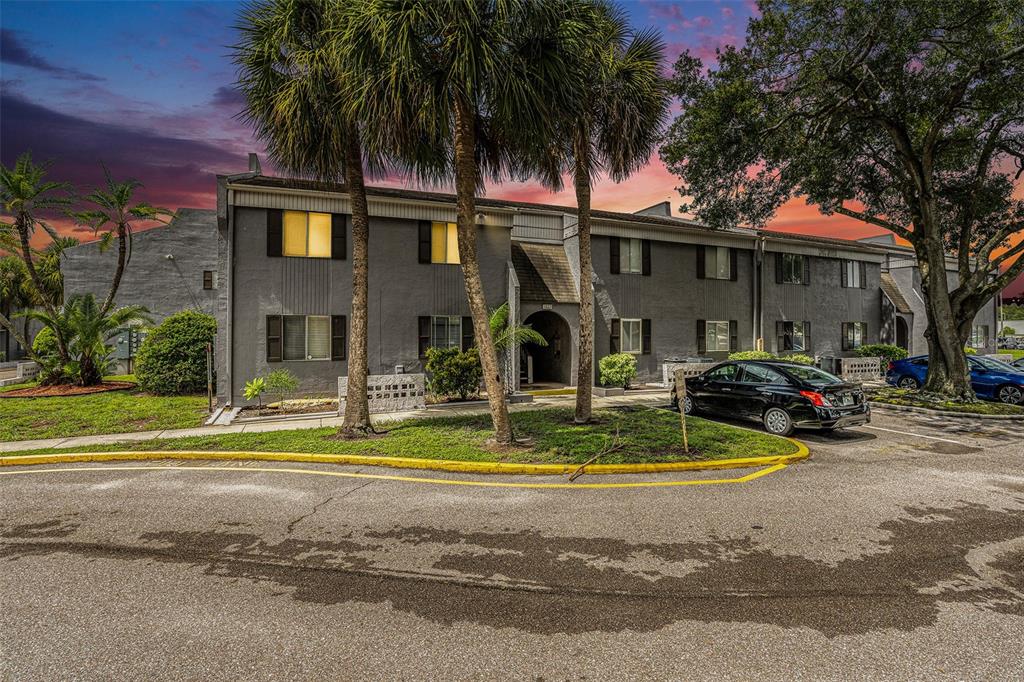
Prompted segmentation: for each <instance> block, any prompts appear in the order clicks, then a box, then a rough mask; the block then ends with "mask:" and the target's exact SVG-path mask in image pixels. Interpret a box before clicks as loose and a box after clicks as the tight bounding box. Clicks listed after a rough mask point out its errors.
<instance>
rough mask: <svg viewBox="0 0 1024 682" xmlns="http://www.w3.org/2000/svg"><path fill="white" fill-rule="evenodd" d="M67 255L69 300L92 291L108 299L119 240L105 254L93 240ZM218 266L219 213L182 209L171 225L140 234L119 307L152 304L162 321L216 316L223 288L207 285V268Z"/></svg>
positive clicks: (153, 313)
mask: <svg viewBox="0 0 1024 682" xmlns="http://www.w3.org/2000/svg"><path fill="white" fill-rule="evenodd" d="M66 253H67V258H66V260H65V261H64V264H63V265H62V268H63V271H64V292H65V293H64V295H65V298H69V297H71V296H74V295H76V294H90V293H91V294H93V295H94V296H96V298H97V299H98V300H99V301H100V302H102V300H103V298H104V297H105V296H106V295H107V292H108V291H109V290H110V282H111V280H112V279H113V276H114V270H115V269H116V267H117V245H116V243H115V244H112V245H111V247H110V248H109V249H107V250H106V251H103V252H101V251H100V248H99V243H98V242H90V243H88V244H82V245H80V246H76V247H74V248H71V249H68V251H67V252H66ZM168 255H170V256H173V259H168V258H167V256H168ZM216 269H217V223H216V217H215V213H214V211H208V210H202V209H193V208H183V209H179V210H178V211H177V217H176V218H175V220H173V221H172V222H171V224H169V225H165V226H162V227H157V228H153V229H151V230H145V231H142V232H137V233H136V234H135V235H134V237H133V239H132V251H131V260H130V261H129V262H128V265H127V266H126V267H125V271H124V275H123V277H122V278H121V285H120V286H119V287H118V291H117V297H116V299H115V306H125V305H143V306H146V308H148V309H149V311H150V315H151V316H152V317H153V318H154V320H155V321H157V322H159V321H161V320H162V319H163V318H165V317H167V316H168V315H170V314H172V313H176V312H178V311H180V310H186V309H198V310H202V311H203V312H205V313H208V314H210V315H215V314H216V305H217V290H216V289H213V290H204V289H203V271H204V270H216ZM218 285H219V283H218Z"/></svg>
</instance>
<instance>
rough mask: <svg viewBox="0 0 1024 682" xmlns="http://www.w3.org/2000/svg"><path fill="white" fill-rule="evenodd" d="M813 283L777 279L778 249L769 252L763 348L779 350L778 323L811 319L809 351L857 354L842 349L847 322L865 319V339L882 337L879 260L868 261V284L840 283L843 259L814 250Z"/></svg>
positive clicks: (765, 283)
mask: <svg viewBox="0 0 1024 682" xmlns="http://www.w3.org/2000/svg"><path fill="white" fill-rule="evenodd" d="M810 259H811V278H810V284H807V285H804V284H778V283H776V281H775V266H776V263H775V254H774V253H772V252H769V253H767V254H765V259H764V267H763V280H762V281H763V283H764V298H763V301H764V312H763V319H764V327H763V330H762V333H763V334H764V348H765V350H767V351H771V352H773V353H775V352H779V349H778V348H777V346H778V341H777V336H776V333H775V331H776V327H775V323H776V322H777V321H779V320H782V321H796V322H803V321H807V322H810V323H811V348H810V351H809V352H808V355H830V356H844V355H853V354H854V353H853V352H852V351H843V350H842V348H843V344H842V330H843V323H844V322H865V323H867V339H866V340H865V343H878V335H879V332H880V326H881V321H882V292H881V288H880V284H879V276H880V274H881V266H880V265H879V264H877V263H867V264H866V266H865V273H866V275H867V285H866V287H865V288H864V289H859V288H851V287H843V286H842V269H841V268H842V264H843V262H844V261H843V260H841V259H838V258H821V257H818V256H810Z"/></svg>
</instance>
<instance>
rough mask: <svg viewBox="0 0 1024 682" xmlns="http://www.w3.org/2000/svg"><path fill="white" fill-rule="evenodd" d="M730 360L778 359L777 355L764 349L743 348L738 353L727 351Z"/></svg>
mask: <svg viewBox="0 0 1024 682" xmlns="http://www.w3.org/2000/svg"><path fill="white" fill-rule="evenodd" d="M729 359H730V360H778V359H779V356H777V355H775V353H769V352H768V351H766V350H743V351H740V352H738V353H729Z"/></svg>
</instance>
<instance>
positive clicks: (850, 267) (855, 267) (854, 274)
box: [843, 260, 860, 289]
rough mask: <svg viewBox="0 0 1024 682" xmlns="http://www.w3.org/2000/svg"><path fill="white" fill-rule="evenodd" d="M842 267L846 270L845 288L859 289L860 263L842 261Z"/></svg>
mask: <svg viewBox="0 0 1024 682" xmlns="http://www.w3.org/2000/svg"><path fill="white" fill-rule="evenodd" d="M843 267H844V268H846V288H847V289H860V262H859V261H855V260H844V261H843Z"/></svg>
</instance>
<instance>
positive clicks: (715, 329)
mask: <svg viewBox="0 0 1024 682" xmlns="http://www.w3.org/2000/svg"><path fill="white" fill-rule="evenodd" d="M722 329H725V336H724V337H721V336H720V334H719V331H721V330H722ZM722 338H724V339H725V347H724V348H720V347H719V346H720V345H721V344H720V343H719V341H721V339H722ZM729 347H730V335H729V321H728V320H707V321H705V322H704V349H705V350H706V351H707V352H708V353H723V352H724V353H728V352H729Z"/></svg>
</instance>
